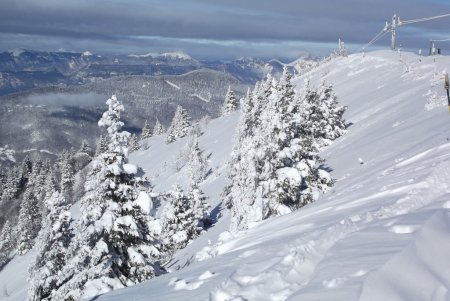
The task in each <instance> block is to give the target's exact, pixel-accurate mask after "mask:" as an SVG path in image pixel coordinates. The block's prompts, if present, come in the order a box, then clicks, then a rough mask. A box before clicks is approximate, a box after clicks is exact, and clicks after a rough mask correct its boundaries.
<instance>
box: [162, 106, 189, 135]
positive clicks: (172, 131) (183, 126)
mask: <svg viewBox="0 0 450 301" xmlns="http://www.w3.org/2000/svg"><path fill="white" fill-rule="evenodd" d="M190 126H191V121H190V118H189V115H188V113H187V112H186V111H185V110H184V109H183V107H181V106H178V107H177V109H176V111H175V115H174V117H173V119H172V123H171V124H170V127H169V129H168V130H167V138H166V142H167V143H172V142H174V141H175V140H177V139H178V138H183V137H185V136H186V135H187V134H188V133H189V127H190Z"/></svg>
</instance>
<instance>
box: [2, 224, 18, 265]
mask: <svg viewBox="0 0 450 301" xmlns="http://www.w3.org/2000/svg"><path fill="white" fill-rule="evenodd" d="M15 245H16V238H15V236H14V234H13V229H12V226H11V223H10V222H9V220H6V222H5V224H4V225H3V229H2V232H1V233H0V269H1V268H2V267H3V266H4V265H5V264H7V263H8V261H9V260H10V256H9V255H10V253H11V251H12V250H13V249H14V247H15Z"/></svg>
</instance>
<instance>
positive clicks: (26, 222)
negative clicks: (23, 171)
mask: <svg viewBox="0 0 450 301" xmlns="http://www.w3.org/2000/svg"><path fill="white" fill-rule="evenodd" d="M41 222H42V219H41V210H40V208H39V202H38V200H37V198H36V196H35V195H34V193H33V190H32V189H30V190H26V191H25V193H24V195H23V200H22V204H21V207H20V212H19V221H18V223H17V229H18V230H17V233H18V234H19V237H18V242H17V253H18V254H19V255H24V254H26V253H27V252H28V251H29V250H31V248H32V247H33V246H34V243H35V241H34V240H35V238H36V236H37V235H38V233H39V230H40V229H41Z"/></svg>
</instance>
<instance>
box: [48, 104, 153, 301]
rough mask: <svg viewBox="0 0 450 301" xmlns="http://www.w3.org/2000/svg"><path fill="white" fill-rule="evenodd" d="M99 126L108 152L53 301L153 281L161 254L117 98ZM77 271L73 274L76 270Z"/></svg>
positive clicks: (90, 187) (96, 167)
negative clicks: (130, 160) (105, 134)
mask: <svg viewBox="0 0 450 301" xmlns="http://www.w3.org/2000/svg"><path fill="white" fill-rule="evenodd" d="M106 103H107V105H108V107H109V109H108V111H106V112H105V113H104V114H103V116H102V118H101V119H100V121H99V126H101V127H105V128H107V132H108V138H109V144H108V150H107V151H106V152H105V153H103V154H102V155H101V156H100V157H99V158H98V159H97V160H96V161H95V162H94V164H93V167H92V170H91V172H90V173H89V175H88V179H87V182H86V195H85V197H84V198H83V199H82V201H81V217H80V226H79V229H78V231H77V236H76V237H75V238H74V243H73V245H72V246H71V247H70V250H71V251H70V256H69V257H70V258H69V260H68V264H67V265H66V268H65V269H64V270H63V273H62V274H63V277H62V279H60V282H61V283H63V285H62V286H61V287H60V288H59V289H58V290H57V292H55V294H54V298H55V300H68V299H69V298H72V299H74V300H79V299H81V298H86V297H90V296H94V295H97V294H101V293H104V292H107V291H110V290H112V289H116V288H121V287H125V286H129V285H133V284H136V283H139V282H142V281H144V280H146V279H149V278H151V277H153V276H154V275H155V267H156V265H155V260H156V258H157V257H158V256H159V250H158V249H157V248H156V247H155V245H154V239H155V238H154V236H153V233H152V232H151V229H149V226H148V225H149V223H148V222H149V213H150V210H151V207H152V201H151V199H150V197H149V196H148V195H147V193H146V192H145V191H143V190H140V187H141V186H142V185H143V184H144V182H143V179H141V178H140V177H138V176H137V175H136V173H137V167H136V166H135V165H133V164H130V163H128V148H127V145H128V139H129V137H130V134H129V133H128V132H124V131H121V128H122V126H123V122H121V121H120V113H121V112H122V111H123V110H124V108H123V105H122V104H121V103H120V102H119V101H118V100H117V98H116V96H115V95H113V96H112V97H111V98H110V99H108V101H107V102H106ZM74 267H75V269H74Z"/></svg>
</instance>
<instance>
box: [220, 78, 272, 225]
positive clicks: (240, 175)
mask: <svg viewBox="0 0 450 301" xmlns="http://www.w3.org/2000/svg"><path fill="white" fill-rule="evenodd" d="M272 86H273V79H272V77H271V76H270V75H269V76H268V77H267V79H266V80H265V81H264V82H261V83H257V84H256V85H255V88H254V90H253V91H252V93H248V95H247V97H246V98H245V99H244V100H243V103H242V110H243V114H242V117H241V121H240V125H239V130H238V131H239V133H238V137H237V141H236V142H235V146H234V149H233V153H232V158H231V162H230V171H229V175H228V184H227V186H226V187H225V191H224V195H225V203H226V205H227V206H228V207H230V208H231V216H232V219H231V230H232V231H236V230H241V229H245V228H247V227H248V226H249V225H250V224H251V223H253V222H258V221H261V220H262V219H263V217H264V204H263V203H262V200H261V198H257V194H256V193H257V188H258V182H259V181H260V179H259V178H260V176H261V168H262V166H263V163H264V162H263V161H262V159H263V155H264V150H265V148H266V146H267V143H268V142H269V141H267V139H266V138H265V137H266V135H267V134H268V133H267V132H265V131H262V130H261V126H262V123H263V118H262V117H263V116H264V114H265V113H264V112H266V111H267V110H268V104H269V97H270V96H271V94H272V93H273V87H272Z"/></svg>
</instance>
